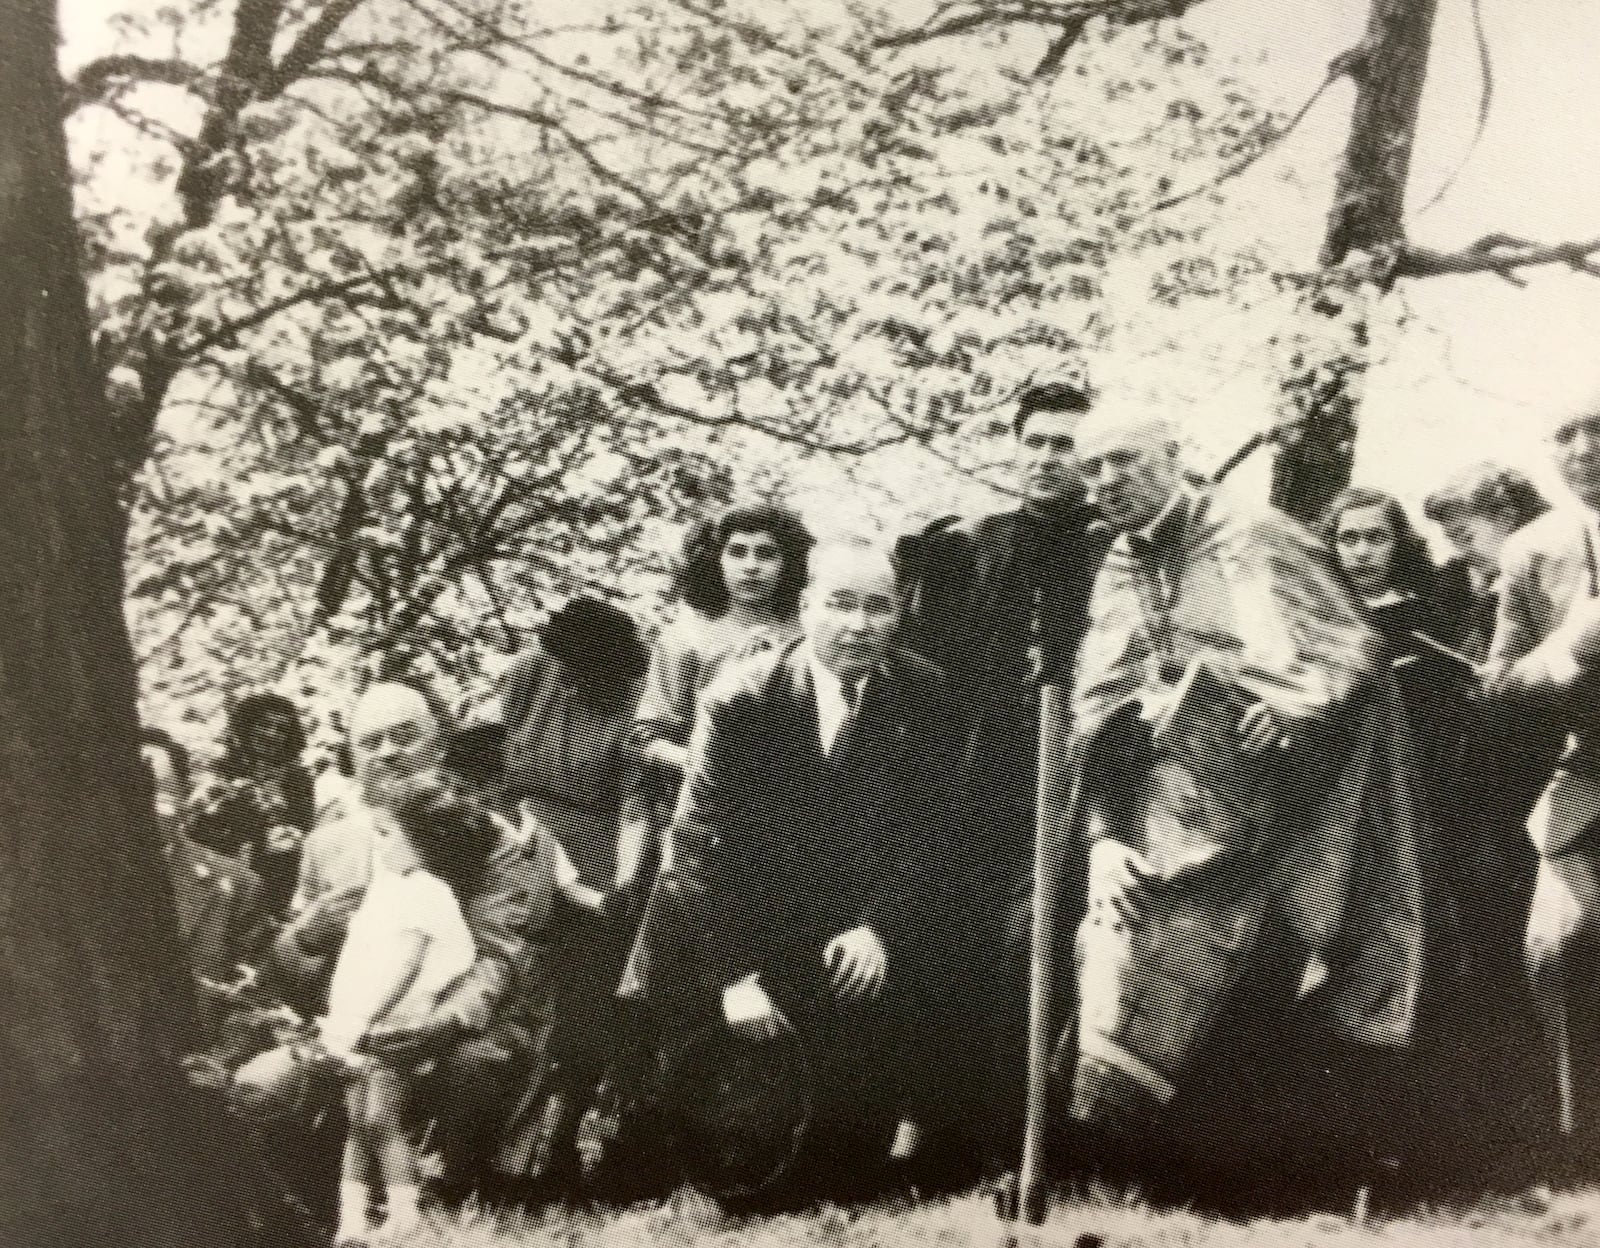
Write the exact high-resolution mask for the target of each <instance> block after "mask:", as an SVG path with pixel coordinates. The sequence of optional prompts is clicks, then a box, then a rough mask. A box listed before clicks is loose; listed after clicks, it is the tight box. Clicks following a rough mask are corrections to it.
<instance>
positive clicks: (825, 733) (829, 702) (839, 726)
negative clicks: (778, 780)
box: [809, 654, 867, 757]
mask: <svg viewBox="0 0 1600 1248" xmlns="http://www.w3.org/2000/svg"><path fill="white" fill-rule="evenodd" d="M809 661H810V664H811V686H812V688H813V689H815V690H816V692H817V734H818V736H820V737H821V739H822V752H823V753H824V754H827V755H829V756H830V757H831V756H832V754H833V747H834V745H835V744H836V743H837V742H838V740H839V733H840V732H841V731H842V730H843V729H844V723H845V720H847V719H849V718H850V700H849V699H848V698H847V697H845V692H844V682H843V681H842V680H840V679H839V678H838V676H836V675H834V673H833V672H831V671H829V670H828V668H826V667H824V666H823V665H822V664H821V663H820V662H818V661H817V656H816V655H814V654H813V655H810V656H809ZM866 680H867V677H862V678H861V681H860V682H859V683H858V684H857V685H856V691H857V692H856V703H857V705H859V704H860V700H861V692H860V691H861V689H862V687H863V685H864V684H865V683H866Z"/></svg>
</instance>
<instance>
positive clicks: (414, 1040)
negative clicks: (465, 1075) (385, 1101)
mask: <svg viewBox="0 0 1600 1248" xmlns="http://www.w3.org/2000/svg"><path fill="white" fill-rule="evenodd" d="M466 1034H467V1027H466V1024H464V1023H463V1022H462V1021H461V1018H460V1016H458V1015H456V1014H453V1013H451V1012H450V1011H448V1010H444V1011H441V1010H435V1011H434V1012H433V1013H431V1014H424V1015H422V1016H421V1017H420V1018H417V1017H413V1018H397V1019H390V1020H388V1021H385V1022H381V1023H377V1024H374V1026H373V1027H372V1028H371V1029H370V1030H369V1031H368V1032H367V1034H366V1035H365V1036H363V1037H362V1038H361V1041H360V1043H358V1044H357V1045H356V1049H357V1050H358V1051H359V1052H361V1053H365V1054H367V1055H368V1056H370V1057H377V1058H382V1059H383V1060H384V1061H386V1062H393V1063H395V1064H397V1065H410V1064H411V1063H413V1062H421V1061H425V1060H427V1059H428V1058H436V1057H439V1056H440V1055H442V1054H443V1053H444V1052H446V1051H447V1050H449V1049H451V1048H453V1047H455V1045H456V1043H457V1042H458V1041H460V1040H461V1038H462V1037H463V1036H465V1035H466Z"/></svg>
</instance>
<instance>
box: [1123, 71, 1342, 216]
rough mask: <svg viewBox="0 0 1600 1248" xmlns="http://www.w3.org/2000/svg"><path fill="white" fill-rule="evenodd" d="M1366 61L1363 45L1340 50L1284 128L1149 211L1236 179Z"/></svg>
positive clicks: (1173, 205)
mask: <svg viewBox="0 0 1600 1248" xmlns="http://www.w3.org/2000/svg"><path fill="white" fill-rule="evenodd" d="M1364 64H1365V52H1364V50H1363V49H1360V48H1352V49H1350V50H1348V51H1346V52H1343V53H1341V54H1340V55H1339V56H1336V57H1334V58H1333V60H1332V61H1331V62H1330V63H1329V65H1328V72H1327V73H1326V74H1325V75H1324V76H1323V79H1322V82H1321V84H1320V85H1319V86H1318V87H1317V89H1316V90H1315V91H1313V92H1312V93H1311V97H1310V98H1309V99H1308V100H1306V102H1305V103H1304V104H1302V105H1301V106H1300V111H1299V112H1297V113H1295V115H1294V116H1293V117H1292V118H1290V119H1289V124H1288V125H1286V126H1284V128H1283V129H1282V130H1279V131H1277V132H1276V133H1274V134H1269V135H1267V136H1266V137H1265V138H1264V139H1262V141H1261V143H1260V144H1259V145H1258V146H1257V147H1256V148H1254V149H1253V150H1252V151H1250V152H1248V153H1246V154H1245V155H1244V156H1243V157H1242V158H1241V159H1239V160H1236V161H1235V162H1234V163H1233V164H1231V165H1229V166H1228V167H1227V168H1225V169H1223V170H1222V172H1221V173H1219V174H1217V175H1216V176H1215V177H1214V178H1211V179H1210V180H1209V181H1207V182H1204V183H1202V184H1201V185H1199V186H1196V187H1192V188H1191V189H1189V190H1187V191H1183V192H1180V193H1179V194H1177V195H1169V196H1167V197H1166V198H1165V199H1158V200H1157V201H1156V202H1155V203H1154V204H1152V205H1151V207H1150V211H1151V212H1164V211H1165V210H1166V209H1168V208H1173V207H1176V206H1177V205H1178V204H1182V203H1185V202H1187V201H1188V200H1191V199H1194V198H1195V197H1196V196H1199V195H1206V194H1209V193H1210V192H1211V191H1214V190H1216V189H1217V188H1218V187H1219V186H1221V185H1222V184H1223V183H1224V182H1231V181H1232V180H1233V179H1234V178H1237V177H1238V176H1239V175H1240V174H1242V173H1244V172H1245V171H1246V170H1247V169H1249V168H1250V167H1251V166H1252V165H1254V164H1255V163H1256V162H1257V161H1259V160H1261V159H1262V158H1263V157H1264V156H1266V154H1267V153H1268V152H1270V151H1272V149H1273V148H1275V147H1277V145H1278V144H1280V143H1282V142H1283V140H1284V139H1286V138H1288V137H1289V136H1290V135H1291V134H1293V133H1294V132H1295V130H1296V128H1297V127H1298V126H1299V125H1300V123H1301V122H1303V121H1304V120H1305V119H1306V117H1307V116H1308V115H1309V114H1310V112H1311V110H1312V109H1313V108H1315V107H1316V104H1317V101H1318V100H1320V99H1321V98H1322V97H1323V94H1324V93H1325V92H1326V91H1327V90H1328V88H1329V87H1331V86H1332V85H1333V84H1334V83H1336V82H1338V81H1339V79H1341V78H1344V77H1346V76H1353V75H1355V74H1358V73H1360V72H1361V68H1362V66H1363V65H1364Z"/></svg>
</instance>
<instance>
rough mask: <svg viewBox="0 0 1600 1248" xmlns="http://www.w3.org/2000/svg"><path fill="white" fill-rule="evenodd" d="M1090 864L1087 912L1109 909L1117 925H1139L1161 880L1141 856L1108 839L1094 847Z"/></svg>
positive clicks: (1147, 912) (1146, 913)
mask: <svg viewBox="0 0 1600 1248" xmlns="http://www.w3.org/2000/svg"><path fill="white" fill-rule="evenodd" d="M1089 860H1090V871H1089V878H1090V881H1091V883H1092V887H1093V893H1092V895H1091V896H1090V898H1089V904H1090V908H1091V909H1092V908H1093V907H1094V906H1095V905H1104V906H1109V907H1110V908H1111V910H1112V912H1113V913H1114V914H1115V915H1116V918H1117V920H1118V921H1120V922H1122V923H1126V924H1127V925H1128V926H1129V927H1138V926H1139V925H1140V924H1142V923H1143V922H1144V921H1145V918H1146V916H1147V915H1148V914H1149V912H1150V907H1151V904H1152V902H1153V901H1154V899H1155V893H1156V889H1157V888H1159V887H1160V885H1161V877H1160V876H1159V875H1158V874H1157V873H1156V872H1155V871H1154V870H1153V869H1152V868H1151V866H1150V864H1149V863H1148V862H1146V861H1145V859H1144V855H1143V854H1140V853H1139V852H1138V851H1137V850H1134V849H1131V848H1130V847H1128V846H1127V845H1124V844H1123V843H1122V842H1121V841H1117V840H1112V839H1111V838H1109V837H1107V838H1104V839H1101V840H1098V841H1096V842H1095V843H1094V846H1093V848H1091V849H1090V851H1089Z"/></svg>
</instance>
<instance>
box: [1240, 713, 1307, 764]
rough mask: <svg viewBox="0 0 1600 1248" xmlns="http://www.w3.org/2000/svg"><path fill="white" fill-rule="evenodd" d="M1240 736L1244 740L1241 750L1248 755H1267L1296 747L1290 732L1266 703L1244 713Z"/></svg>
mask: <svg viewBox="0 0 1600 1248" xmlns="http://www.w3.org/2000/svg"><path fill="white" fill-rule="evenodd" d="M1239 736H1240V737H1241V738H1242V740H1241V741H1240V743H1239V748H1240V749H1242V750H1243V751H1244V752H1245V753H1246V754H1265V753H1267V752H1268V751H1269V750H1287V749H1291V748H1293V746H1294V739H1293V738H1292V737H1291V736H1290V735H1289V730H1288V729H1287V728H1286V727H1285V726H1284V724H1283V721H1282V720H1280V719H1279V718H1278V717H1277V715H1275V714H1274V713H1273V711H1272V708H1271V707H1269V706H1268V705H1267V704H1266V703H1265V702H1257V703H1256V704H1255V705H1254V706H1252V707H1251V708H1250V709H1249V710H1248V711H1246V712H1245V713H1244V718H1243V719H1241V720H1240V721H1239Z"/></svg>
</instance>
